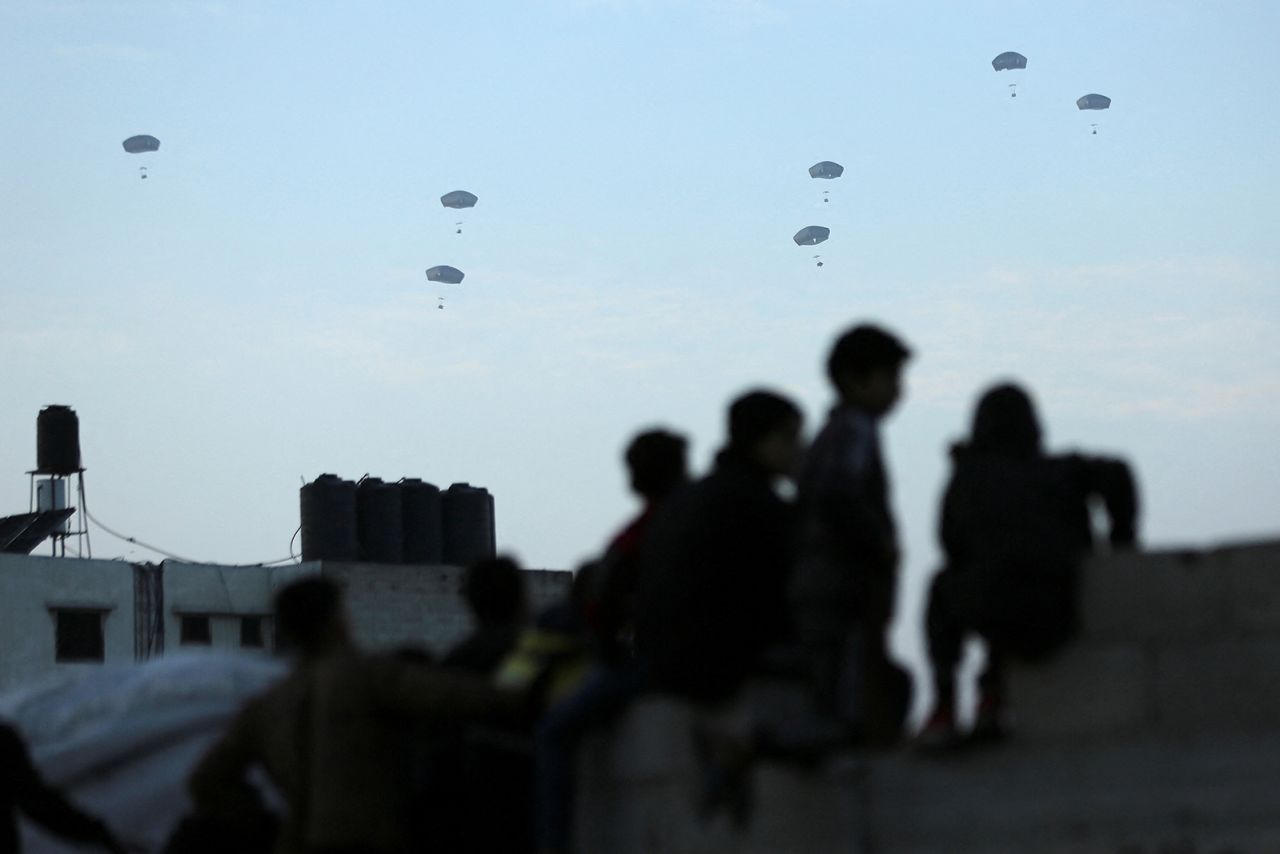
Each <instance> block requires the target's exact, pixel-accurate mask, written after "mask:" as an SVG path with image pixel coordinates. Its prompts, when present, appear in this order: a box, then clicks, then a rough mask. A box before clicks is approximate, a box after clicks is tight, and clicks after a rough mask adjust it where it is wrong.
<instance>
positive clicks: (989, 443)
mask: <svg viewBox="0 0 1280 854" xmlns="http://www.w3.org/2000/svg"><path fill="white" fill-rule="evenodd" d="M969 447H971V448H972V449H973V450H975V451H979V452H981V453H985V454H999V455H1001V456H1006V457H1033V456H1038V455H1039V454H1040V419H1039V418H1037V417H1036V408H1035V404H1034V403H1032V402H1031V396H1030V395H1029V394H1027V392H1026V391H1024V390H1023V389H1022V387H1021V386H1018V385H1016V384H1014V383H1000V384H999V385H994V386H992V387H991V388H989V389H987V390H986V391H985V392H983V394H982V397H980V398H979V399H978V406H977V408H976V409H975V410H974V413H973V431H972V433H971V434H970V437H969Z"/></svg>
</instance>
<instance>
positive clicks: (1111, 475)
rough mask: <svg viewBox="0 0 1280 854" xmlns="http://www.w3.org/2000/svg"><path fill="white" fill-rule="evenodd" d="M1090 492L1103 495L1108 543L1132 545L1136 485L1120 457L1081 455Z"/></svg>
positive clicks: (1136, 505) (1134, 535)
mask: <svg viewBox="0 0 1280 854" xmlns="http://www.w3.org/2000/svg"><path fill="white" fill-rule="evenodd" d="M1082 460H1083V463H1084V468H1085V472H1086V479H1087V484H1088V487H1087V488H1088V490H1089V494H1090V495H1097V496H1099V497H1101V498H1102V502H1103V506H1105V507H1106V509H1107V518H1108V519H1109V520H1110V522H1111V531H1110V533H1109V536H1110V540H1111V545H1112V546H1113V547H1117V548H1134V547H1135V546H1136V545H1137V539H1138V531H1137V526H1138V488H1137V485H1136V483H1135V482H1134V478H1133V471H1132V470H1131V469H1130V468H1129V465H1128V464H1127V463H1125V462H1124V461H1123V460H1118V459H1114V458H1110V457H1082Z"/></svg>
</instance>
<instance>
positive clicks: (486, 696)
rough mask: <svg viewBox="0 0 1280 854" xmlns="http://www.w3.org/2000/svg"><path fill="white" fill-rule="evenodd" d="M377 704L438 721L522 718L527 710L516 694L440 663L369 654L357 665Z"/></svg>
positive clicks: (526, 703)
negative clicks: (431, 665) (440, 665)
mask: <svg viewBox="0 0 1280 854" xmlns="http://www.w3.org/2000/svg"><path fill="white" fill-rule="evenodd" d="M361 669H362V670H363V671H364V673H365V677H366V679H367V680H368V683H367V684H368V687H369V688H370V690H372V691H373V692H375V694H376V697H375V699H376V701H377V703H378V704H379V705H380V706H382V707H383V708H386V709H388V710H389V711H392V712H395V713H398V714H402V715H406V716H412V717H422V718H434V719H437V720H450V721H461V720H474V721H495V722H500V721H513V722H514V721H521V720H523V719H524V717H525V716H526V715H527V714H528V713H529V712H530V709H529V698H528V697H527V696H526V695H525V694H524V693H520V692H515V691H503V690H499V689H497V688H494V687H492V686H491V685H490V684H489V682H488V680H487V679H482V678H480V677H477V676H473V675H471V674H467V673H460V672H452V671H447V670H443V669H441V668H438V667H430V666H423V665H412V664H405V663H404V662H401V661H395V660H393V659H389V658H381V657H379V658H372V659H369V660H368V661H366V662H363V663H362V664H361Z"/></svg>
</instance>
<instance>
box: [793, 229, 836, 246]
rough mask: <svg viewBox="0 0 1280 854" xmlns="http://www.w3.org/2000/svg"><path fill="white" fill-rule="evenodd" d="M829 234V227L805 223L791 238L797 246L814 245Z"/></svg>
mask: <svg viewBox="0 0 1280 854" xmlns="http://www.w3.org/2000/svg"><path fill="white" fill-rule="evenodd" d="M830 236H831V229H829V228H827V227H826V226H822V225H806V226H805V227H804V228H802V229H800V230H799V231H797V232H796V234H795V237H792V238H791V239H792V240H794V241H795V242H796V245H797V246H816V245H818V244H819V243H821V242H822V241H824V240H826V239H827V238H828V237H830Z"/></svg>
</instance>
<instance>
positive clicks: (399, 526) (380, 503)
mask: <svg viewBox="0 0 1280 854" xmlns="http://www.w3.org/2000/svg"><path fill="white" fill-rule="evenodd" d="M356 530H357V533H358V536H359V538H360V557H361V559H362V560H367V561H371V562H373V563H402V562H403V561H404V508H403V506H402V503H401V500H400V484H398V483H384V482H383V481H382V480H380V479H379V478H376V477H365V478H362V479H361V480H360V483H359V484H358V485H357V486H356Z"/></svg>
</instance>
